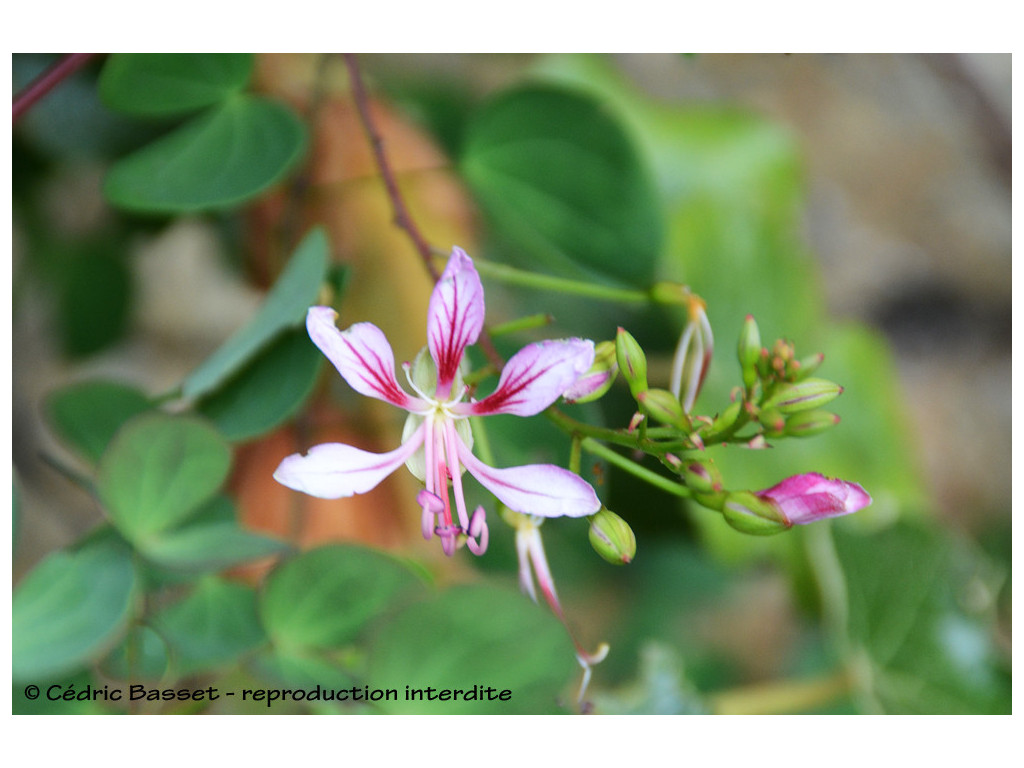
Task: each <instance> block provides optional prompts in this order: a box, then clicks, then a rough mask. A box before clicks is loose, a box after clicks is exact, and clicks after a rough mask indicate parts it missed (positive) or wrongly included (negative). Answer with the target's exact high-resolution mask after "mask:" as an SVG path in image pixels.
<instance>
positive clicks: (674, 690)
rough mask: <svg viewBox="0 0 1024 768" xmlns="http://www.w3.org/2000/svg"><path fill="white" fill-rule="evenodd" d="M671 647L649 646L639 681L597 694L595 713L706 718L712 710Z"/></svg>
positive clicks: (641, 660) (644, 656)
mask: <svg viewBox="0 0 1024 768" xmlns="http://www.w3.org/2000/svg"><path fill="white" fill-rule="evenodd" d="M681 667H682V665H681V664H680V663H679V660H678V659H677V658H676V654H675V652H674V651H673V650H672V648H671V647H669V646H666V645H662V644H661V643H655V642H652V643H648V644H647V645H646V646H644V648H643V651H642V652H641V657H640V674H639V676H638V678H637V680H636V681H634V682H632V683H629V684H628V685H626V686H624V687H621V688H619V689H618V690H616V691H615V692H614V693H595V694H594V705H595V707H594V711H595V712H597V713H598V714H602V715H703V714H707V711H708V708H707V706H706V705H705V704H704V702H703V701H701V699H700V697H699V695H698V694H697V691H696V689H695V688H694V686H693V685H692V684H691V683H690V682H689V681H688V680H687V679H686V677H685V675H684V674H683V670H682V668H681Z"/></svg>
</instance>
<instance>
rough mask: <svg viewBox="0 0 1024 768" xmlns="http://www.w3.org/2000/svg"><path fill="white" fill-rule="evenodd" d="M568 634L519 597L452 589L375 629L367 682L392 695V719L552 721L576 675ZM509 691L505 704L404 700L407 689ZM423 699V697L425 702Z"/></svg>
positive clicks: (486, 589)
mask: <svg viewBox="0 0 1024 768" xmlns="http://www.w3.org/2000/svg"><path fill="white" fill-rule="evenodd" d="M574 669H576V670H578V669H579V667H578V666H577V664H576V652H575V650H574V649H573V645H572V642H571V641H570V639H569V636H568V633H567V632H566V631H565V628H564V627H563V626H562V625H561V623H560V622H559V621H558V620H557V619H556V618H555V617H554V616H553V615H552V614H551V613H550V612H548V611H547V610H545V609H544V608H542V607H540V606H538V605H536V604H535V603H533V602H531V601H530V600H529V599H527V598H525V597H523V596H522V595H520V594H518V593H516V592H511V591H507V590H503V589H497V588H495V587H489V586H468V587H466V586H463V587H454V588H452V589H449V590H447V591H446V592H444V593H442V594H441V595H440V596H438V597H436V598H434V599H431V600H426V601H424V602H420V603H415V604H413V605H410V606H409V607H408V608H406V609H405V610H403V611H402V612H401V613H400V614H398V615H396V616H394V617H393V618H392V619H391V620H390V621H388V622H387V623H386V624H385V625H383V626H382V627H380V629H379V631H378V633H377V637H376V641H375V642H374V643H373V646H372V647H371V650H370V659H369V670H368V674H367V677H368V680H369V684H370V686H371V687H374V688H395V689H397V690H398V691H399V696H398V700H397V701H382V702H379V704H378V706H380V707H381V708H382V709H383V710H384V711H386V712H388V713H392V714H503V715H510V714H545V713H547V714H553V713H557V712H560V711H565V710H564V709H562V708H561V707H560V701H561V700H562V696H563V695H564V694H565V691H566V688H567V685H568V683H569V681H570V679H571V677H572V673H573V670H574ZM474 685H475V686H478V691H479V689H480V688H487V687H488V686H490V687H493V688H494V689H496V694H495V695H497V694H499V693H500V692H501V691H502V690H508V691H511V698H510V699H509V700H507V701H501V700H493V701H488V700H487V699H486V696H485V697H484V700H483V701H480V700H477V701H473V700H470V701H463V700H461V699H460V700H458V701H451V700H450V701H441V700H437V699H435V700H433V701H428V700H423V701H419V700H413V701H408V700H406V698H407V697H406V695H405V686H409V688H410V689H426V688H428V687H433V688H435V689H448V690H451V689H461V690H463V691H468V690H470V689H472V688H473V686H474ZM425 698H426V697H425V696H424V699H425Z"/></svg>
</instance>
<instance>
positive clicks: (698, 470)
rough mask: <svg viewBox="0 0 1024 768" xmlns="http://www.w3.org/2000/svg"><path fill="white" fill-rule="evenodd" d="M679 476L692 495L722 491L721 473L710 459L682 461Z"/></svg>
mask: <svg viewBox="0 0 1024 768" xmlns="http://www.w3.org/2000/svg"><path fill="white" fill-rule="evenodd" d="M680 475H681V476H682V478H683V482H685V483H686V487H687V488H689V489H690V490H691V491H693V492H694V493H714V492H717V491H720V490H722V473H721V472H719V471H718V467H716V466H715V462H713V461H711V460H710V459H688V460H685V461H683V465H682V468H681V470H680Z"/></svg>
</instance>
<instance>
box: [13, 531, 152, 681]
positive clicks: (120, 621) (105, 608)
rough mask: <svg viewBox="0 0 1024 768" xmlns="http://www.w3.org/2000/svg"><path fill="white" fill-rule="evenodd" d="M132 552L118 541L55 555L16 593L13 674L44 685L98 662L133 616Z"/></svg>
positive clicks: (96, 542)
mask: <svg viewBox="0 0 1024 768" xmlns="http://www.w3.org/2000/svg"><path fill="white" fill-rule="evenodd" d="M135 585H136V577H135V570H134V568H133V566H132V560H131V552H130V551H129V549H128V548H127V547H125V546H124V545H123V544H122V543H121V542H119V541H118V540H117V539H115V538H114V537H109V536H107V537H97V538H93V539H91V540H89V541H87V542H86V543H84V544H83V545H82V546H81V547H79V548H78V549H75V550H70V551H60V552H54V553H53V554H51V555H49V556H48V557H47V558H46V559H45V560H43V561H42V562H41V563H40V564H39V565H37V566H36V567H35V568H34V569H33V570H32V571H31V572H30V573H29V574H28V575H27V576H26V577H25V578H24V579H23V580H22V581H21V583H20V584H18V586H17V588H16V589H15V590H14V597H13V600H12V606H11V618H12V653H13V675H14V679H15V680H22V681H25V682H34V683H36V684H38V685H40V686H42V685H43V683H45V682H47V681H48V680H49V679H51V678H53V677H55V676H58V675H62V674H65V673H67V672H69V671H72V670H74V669H76V668H78V667H80V666H82V665H83V664H86V663H89V662H91V661H94V660H96V659H97V658H98V657H99V656H100V655H101V654H103V653H104V652H105V651H106V650H107V649H108V648H109V647H110V646H111V644H112V643H113V642H114V641H115V640H116V639H117V637H118V635H120V634H121V632H123V631H124V629H125V627H126V626H127V623H128V621H129V619H130V618H131V609H132V601H133V597H134V594H135Z"/></svg>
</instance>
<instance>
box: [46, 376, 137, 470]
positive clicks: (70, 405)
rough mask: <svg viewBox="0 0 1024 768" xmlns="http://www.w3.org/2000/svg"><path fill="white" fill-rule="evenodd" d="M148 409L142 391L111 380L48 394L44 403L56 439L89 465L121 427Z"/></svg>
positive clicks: (69, 387)
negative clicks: (70, 448)
mask: <svg viewBox="0 0 1024 768" xmlns="http://www.w3.org/2000/svg"><path fill="white" fill-rule="evenodd" d="M152 407H153V406H152V403H150V401H149V398H147V397H146V395H144V394H143V393H142V392H140V391H139V390H137V389H135V388H134V387H130V386H128V385H126V384H121V383H119V382H115V381H84V382H80V383H77V384H71V385H69V386H66V387H62V388H61V389H58V390H56V391H55V392H52V393H51V394H50V395H49V397H47V399H46V404H45V410H46V415H47V420H48V421H49V423H50V426H51V427H52V428H53V430H54V432H55V433H56V434H57V436H58V437H59V438H60V439H61V440H63V441H64V442H66V443H67V444H68V445H70V446H71V447H72V448H74V449H76V450H77V451H78V452H79V453H80V454H81V455H82V456H84V457H85V458H87V459H89V460H90V461H92V462H93V463H98V462H99V460H100V457H101V456H103V451H105V450H106V448H107V445H108V444H109V443H110V441H111V440H112V439H113V438H114V434H115V433H116V432H117V430H119V429H120V428H121V425H122V424H124V423H125V422H126V421H128V420H129V419H130V418H132V417H133V416H137V415H138V414H140V413H142V412H143V411H147V410H149V409H151V408H152Z"/></svg>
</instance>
